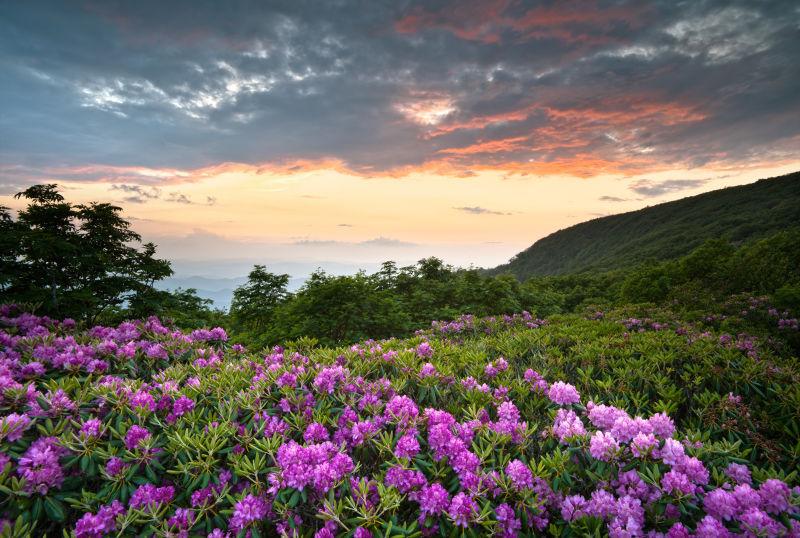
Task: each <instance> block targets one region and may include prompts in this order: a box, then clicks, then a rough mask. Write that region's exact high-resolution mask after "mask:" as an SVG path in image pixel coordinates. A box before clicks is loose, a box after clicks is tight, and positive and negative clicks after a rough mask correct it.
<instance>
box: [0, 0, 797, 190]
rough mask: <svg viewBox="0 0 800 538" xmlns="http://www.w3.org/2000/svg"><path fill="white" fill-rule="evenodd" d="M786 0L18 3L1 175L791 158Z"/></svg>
mask: <svg viewBox="0 0 800 538" xmlns="http://www.w3.org/2000/svg"><path fill="white" fill-rule="evenodd" d="M795 3H796V2H790V1H789V0H776V1H774V2H756V1H750V2H748V1H742V2H738V3H736V4H735V5H732V4H731V3H730V2H726V1H723V0H708V1H705V2H694V3H690V4H681V3H676V2H669V1H652V2H648V3H641V2H630V1H624V0H621V1H619V2H613V3H601V2H592V1H587V2H555V3H545V4H542V5H536V6H534V5H530V4H529V3H527V2H514V1H511V0H487V1H478V0H438V1H437V2H422V1H416V0H409V1H408V2H399V3H394V2H368V3H366V4H363V3H358V2H356V1H355V0H343V1H342V2H324V3H319V2H313V1H311V0H297V1H293V2H286V3H283V4H281V6H280V9H278V8H276V7H275V6H274V5H271V4H270V3H264V4H258V5H249V4H248V5H245V4H241V5H227V4H226V5H221V4H219V3H217V2H212V1H210V0H198V1H197V2H192V3H191V5H188V4H182V3H170V4H168V5H167V4H164V3H160V2H155V0H143V1H142V2H135V3H107V2H100V1H97V0H88V1H87V2H83V3H81V4H80V5H79V6H78V5H75V4H74V3H69V2H58V1H56V0H49V1H48V0H44V2H35V3H31V2H17V3H13V5H10V6H8V7H7V8H6V9H4V13H3V15H4V16H3V18H2V20H0V51H2V52H0V62H2V65H3V69H4V84H3V85H2V88H0V103H1V104H0V139H2V140H3V144H2V145H1V146H0V162H2V163H6V165H4V166H11V167H15V168H14V169H13V170H11V171H10V172H9V173H6V172H5V170H4V171H3V173H4V183H13V184H15V185H16V184H21V185H29V184H31V183H32V182H34V181H40V180H57V181H64V182H67V181H105V182H110V183H114V184H149V185H154V186H159V185H163V184H174V183H179V182H183V181H188V179H187V178H186V176H184V175H182V174H184V173H191V171H192V170H200V169H203V168H208V167H211V166H214V165H215V164H218V163H239V164H241V165H247V166H254V167H260V166H263V165H265V163H267V164H271V163H279V162H281V163H287V162H298V161H300V162H305V163H316V164H317V165H320V166H321V165H323V164H325V165H330V166H333V165H334V164H333V163H336V165H335V166H337V167H338V168H337V169H341V170H348V171H350V172H352V173H356V174H359V175H363V176H380V175H392V176H402V175H407V174H411V173H439V174H450V175H452V176H456V177H466V176H469V175H471V174H475V173H480V172H481V171H483V170H500V171H502V172H504V173H508V174H512V175H548V174H549V175H560V174H571V175H576V176H581V177H591V176H595V175H601V174H608V173H614V174H619V175H632V174H634V173H637V174H639V173H648V172H652V171H656V170H664V169H665V168H670V167H689V168H691V167H698V166H705V165H719V166H721V167H722V166H725V167H733V166H737V165H744V164H751V163H753V162H754V161H759V162H761V163H764V162H769V161H775V160H778V159H790V158H791V159H797V158H798V156H799V153H800V152H799V151H798V146H797V137H798V136H800V124H798V122H797V121H796V120H795V118H796V117H797V116H798V115H800V76H798V72H797V63H796V62H795V61H794V59H795V56H796V52H797V51H798V50H800V35H799V34H798V32H797V26H796V21H795V19H794V18H793V17H787V16H786V14H787V13H796V6H795ZM188 10H191V14H192V15H191V17H189V16H187V13H188ZM76 34H79V35H80V36H81V39H74V36H75V35H76ZM98 50H102V51H103V54H102V55H100V56H98V55H97V51H98ZM33 163H36V164H35V165H34V164H33ZM287 173H292V170H290V169H287ZM126 195H127V196H129V197H131V199H132V200H135V201H136V202H137V203H142V202H144V201H146V200H147V198H146V197H142V196H141V195H140V194H136V193H126ZM310 196H311V195H308V197H310ZM177 203H181V202H179V201H178V202H177Z"/></svg>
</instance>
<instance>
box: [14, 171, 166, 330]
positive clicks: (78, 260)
mask: <svg viewBox="0 0 800 538" xmlns="http://www.w3.org/2000/svg"><path fill="white" fill-rule="evenodd" d="M15 197H16V198H24V199H25V200H28V202H29V204H28V206H27V208H26V209H24V210H22V211H20V212H19V216H18V218H17V220H16V221H13V219H12V218H11V217H10V215H9V214H8V211H7V210H3V211H0V226H2V227H3V231H4V232H5V231H6V230H9V231H10V232H11V239H8V238H4V240H3V241H4V242H5V241H8V242H10V243H11V245H12V246H13V247H14V250H13V252H14V256H13V258H14V259H13V260H12V259H10V257H4V258H3V259H2V264H3V265H2V278H3V280H4V282H3V287H2V293H3V297H2V300H3V301H4V302H10V301H14V302H25V303H33V304H38V305H40V311H41V312H42V313H45V314H50V315H55V316H70V317H76V318H82V319H85V320H87V321H94V320H95V319H97V317H98V316H99V315H101V314H102V313H103V312H104V311H106V310H107V309H109V308H118V307H120V306H121V305H123V304H125V303H127V302H129V301H132V300H134V299H135V298H136V297H137V295H140V294H147V293H149V292H150V291H151V290H152V287H153V283H154V282H156V281H157V280H161V279H162V278H165V277H167V276H169V275H171V274H172V269H171V267H170V264H169V262H167V261H166V260H160V259H157V258H156V257H155V251H156V249H155V246H154V245H152V244H149V243H148V244H145V245H144V248H143V249H142V250H138V249H137V248H136V247H134V246H133V245H132V243H136V242H141V237H140V236H139V234H137V233H136V232H134V231H133V230H131V228H130V223H129V222H128V221H126V220H125V219H124V218H122V216H121V215H120V212H121V211H122V208H120V207H118V206H114V205H111V204H107V203H96V202H92V203H90V204H88V205H73V204H71V203H69V202H67V201H65V200H64V197H63V196H62V195H61V194H60V193H59V192H58V188H57V186H56V185H54V184H48V185H34V186H32V187H29V188H28V189H26V190H24V191H22V192H20V193H17V195H16V196H15ZM4 235H5V234H4Z"/></svg>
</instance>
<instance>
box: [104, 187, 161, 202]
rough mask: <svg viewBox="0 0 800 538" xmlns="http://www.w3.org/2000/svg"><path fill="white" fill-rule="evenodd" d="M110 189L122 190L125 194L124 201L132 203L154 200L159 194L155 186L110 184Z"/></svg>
mask: <svg viewBox="0 0 800 538" xmlns="http://www.w3.org/2000/svg"><path fill="white" fill-rule="evenodd" d="M111 190H112V191H122V192H124V193H126V194H127V196H125V197H124V198H123V200H124V201H126V202H129V203H134V204H143V203H145V202H148V201H150V200H156V199H158V198H159V197H160V196H161V191H160V190H159V189H158V188H157V187H145V186H142V185H127V184H124V183H123V184H120V185H111Z"/></svg>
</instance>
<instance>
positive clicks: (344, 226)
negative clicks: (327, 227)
mask: <svg viewBox="0 0 800 538" xmlns="http://www.w3.org/2000/svg"><path fill="white" fill-rule="evenodd" d="M336 226H338V227H340V228H352V227H353V225H352V224H337V225H336Z"/></svg>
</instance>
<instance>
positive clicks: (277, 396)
mask: <svg viewBox="0 0 800 538" xmlns="http://www.w3.org/2000/svg"><path fill="white" fill-rule="evenodd" d="M628 316H629V313H626V312H623V311H616V312H607V313H600V312H598V313H594V314H593V315H592V316H591V317H590V318H582V317H579V316H575V315H569V316H559V317H555V318H553V319H551V320H548V321H545V320H540V319H535V318H533V317H532V316H530V315H529V314H527V313H523V314H521V315H516V316H504V317H498V318H487V319H477V318H474V317H472V316H465V317H461V318H459V319H456V320H453V321H449V322H434V324H433V325H432V327H431V328H430V329H428V330H426V331H422V332H420V333H419V334H417V335H416V336H414V337H412V338H409V339H388V340H384V341H374V340H367V341H363V342H360V343H358V344H356V345H353V346H348V347H339V348H327V347H322V348H317V347H309V346H308V345H307V343H306V344H304V343H302V342H298V343H295V344H292V345H290V346H288V347H286V348H283V347H276V348H274V349H272V350H266V351H263V352H259V351H257V350H246V349H244V348H242V347H241V346H238V345H230V344H229V343H227V342H226V340H227V336H226V333H225V331H224V330H222V329H219V328H216V329H213V330H196V331H193V332H191V333H182V332H181V331H176V330H174V329H172V328H170V327H168V326H165V325H164V324H162V323H161V322H160V321H159V320H157V319H156V318H150V319H148V320H147V321H137V322H132V323H131V322H126V323H123V324H121V325H119V326H117V327H99V326H96V327H92V328H90V329H88V330H81V329H80V328H78V327H76V326H75V324H74V323H73V322H71V321H70V320H64V321H63V322H56V321H53V320H50V319H47V318H39V317H36V316H31V315H29V314H24V313H21V312H19V311H17V310H16V309H15V308H13V307H4V308H0V327H2V331H0V349H2V353H3V354H4V355H5V357H6V358H5V359H4V361H3V362H2V368H3V371H2V379H3V384H2V393H1V395H2V404H1V405H2V410H3V415H4V416H3V417H2V418H0V435H1V437H0V439H2V445H0V511H1V513H2V514H3V517H4V518H6V519H5V520H0V529H2V530H3V535H4V536H15V537H22V536H29V535H42V534H44V533H48V534H49V535H60V534H61V532H62V529H64V530H65V531H66V532H74V536H76V538H98V537H102V536H152V535H155V536H203V537H205V536H209V537H213V538H223V537H233V536H237V537H245V536H254V537H258V536H292V537H295V536H297V537H306V538H311V537H312V536H314V537H315V538H332V537H333V536H346V537H356V538H370V537H377V536H386V537H389V536H391V537H402V536H406V537H414V538H416V537H426V536H441V537H447V536H471V537H478V536H489V535H493V536H501V537H508V538H511V537H514V536H533V535H546V536H564V537H568V536H611V537H615V538H616V537H619V538H622V537H634V536H645V535H646V536H652V537H665V536H668V537H670V538H676V537H688V536H697V537H700V538H703V537H721V536H722V537H724V536H730V533H741V534H744V535H747V536H753V537H755V536H770V537H772V536H775V537H777V536H797V534H798V532H800V521H799V519H800V510H798V505H800V490H799V489H797V488H794V489H792V488H793V487H794V486H796V485H797V482H798V475H797V469H798V464H800V389H799V388H798V387H800V384H798V382H799V381H800V371H798V368H797V360H796V358H795V357H793V356H792V355H791V354H790V353H787V351H786V349H785V348H783V347H782V346H780V345H776V344H777V342H776V341H775V340H774V339H761V338H758V337H754V336H752V335H750V334H747V333H746V332H739V333H738V334H731V333H729V332H726V331H725V328H726V325H725V324H729V325H727V327H729V328H737V329H739V331H743V329H746V328H747V327H748V326H749V322H748V319H747V318H749V317H761V318H763V319H764V320H767V322H768V323H770V324H772V325H773V326H774V327H775V329H776V330H781V331H785V332H789V333H796V332H797V320H796V319H794V320H787V319H783V318H780V316H779V315H778V314H777V312H774V309H772V308H770V306H769V305H768V304H766V303H763V302H762V301H760V300H757V299H751V300H749V303H748V306H747V307H745V308H744V310H739V313H738V315H733V316H730V317H729V316H720V315H719V314H717V313H714V312H709V313H708V315H707V316H705V317H704V319H703V320H699V321H683V320H680V319H677V318H675V317H674V315H672V314H671V313H669V312H667V311H657V310H654V311H650V312H647V316H648V317H647V318H644V317H639V318H631V317H628ZM779 318H780V319H779ZM731 324H732V325H731ZM667 533H668V534H667ZM690 533H691V534H690Z"/></svg>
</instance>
